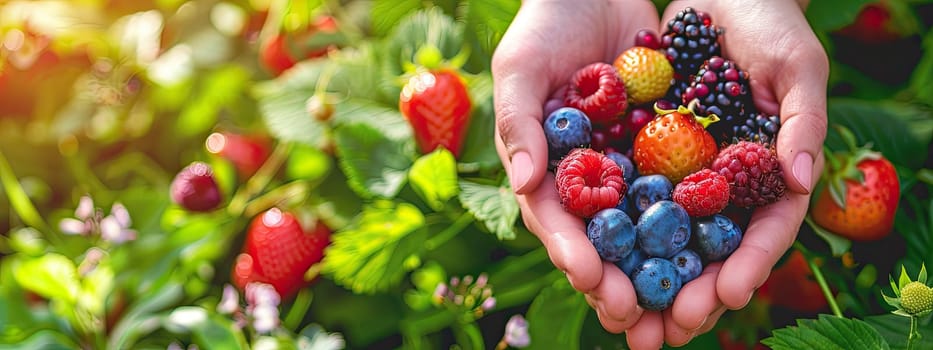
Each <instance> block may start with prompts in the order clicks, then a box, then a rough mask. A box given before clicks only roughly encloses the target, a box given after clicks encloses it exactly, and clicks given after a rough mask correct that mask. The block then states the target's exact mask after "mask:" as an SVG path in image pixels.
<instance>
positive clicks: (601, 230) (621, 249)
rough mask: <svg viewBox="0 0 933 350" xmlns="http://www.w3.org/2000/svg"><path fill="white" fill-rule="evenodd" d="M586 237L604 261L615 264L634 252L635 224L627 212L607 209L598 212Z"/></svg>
mask: <svg viewBox="0 0 933 350" xmlns="http://www.w3.org/2000/svg"><path fill="white" fill-rule="evenodd" d="M586 236H587V237H588V238H589V239H590V242H592V243H593V246H594V247H596V252H597V253H599V256H600V257H601V258H603V260H606V261H612V262H615V261H619V260H620V259H622V258H624V257H626V256H628V255H629V253H631V252H632V248H633V247H634V246H635V224H633V223H632V219H630V218H629V217H628V215H627V214H625V212H623V211H621V210H619V209H616V208H606V209H603V210H600V211H598V212H596V215H594V216H593V218H592V219H591V220H590V222H589V224H587V225H586Z"/></svg>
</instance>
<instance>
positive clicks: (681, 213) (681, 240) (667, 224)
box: [635, 200, 690, 259]
mask: <svg viewBox="0 0 933 350" xmlns="http://www.w3.org/2000/svg"><path fill="white" fill-rule="evenodd" d="M635 234H636V238H637V239H638V245H639V246H640V247H641V249H642V250H644V251H645V253H648V255H651V256H654V257H661V258H665V259H666V258H670V257H672V256H674V254H677V252H679V251H681V250H683V249H684V247H686V246H687V243H689V242H690V216H689V215H688V214H687V211H686V210H684V208H683V207H681V206H680V205H679V204H677V203H674V202H671V201H668V200H662V201H659V202H657V203H654V204H652V205H651V206H650V207H648V209H647V210H645V212H644V213H642V214H641V216H640V217H639V218H638V225H636V226H635Z"/></svg>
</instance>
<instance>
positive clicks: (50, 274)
mask: <svg viewBox="0 0 933 350" xmlns="http://www.w3.org/2000/svg"><path fill="white" fill-rule="evenodd" d="M13 277H14V278H15V279H16V282H17V283H19V284H20V285H21V286H23V288H25V289H27V290H30V291H32V292H34V293H36V294H39V295H41V296H43V297H45V298H48V299H53V300H59V301H62V302H66V303H68V304H74V303H75V302H76V301H77V298H78V292H79V291H80V289H81V282H80V281H78V267H77V266H76V265H75V263H74V262H73V261H71V259H68V257H66V256H64V255H61V254H56V253H49V254H46V255H43V256H40V257H38V258H34V259H29V260H25V261H22V262H21V263H20V265H19V267H18V268H15V269H14V270H13Z"/></svg>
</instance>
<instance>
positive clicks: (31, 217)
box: [0, 152, 52, 233]
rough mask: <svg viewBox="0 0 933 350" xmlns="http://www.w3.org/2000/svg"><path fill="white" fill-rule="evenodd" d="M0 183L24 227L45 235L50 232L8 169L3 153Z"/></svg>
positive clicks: (10, 168) (0, 166)
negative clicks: (29, 227) (27, 226)
mask: <svg viewBox="0 0 933 350" xmlns="http://www.w3.org/2000/svg"><path fill="white" fill-rule="evenodd" d="M0 183H2V184H3V188H4V192H6V195H7V198H8V199H9V200H10V207H12V208H13V210H14V211H15V212H16V215H18V216H19V217H20V219H22V220H23V222H24V223H25V224H26V225H29V226H31V227H33V228H35V229H37V230H40V231H43V232H46V233H50V232H52V231H51V229H50V228H49V225H48V223H46V222H45V220H44V219H43V218H42V215H40V214H39V211H38V210H36V206H35V205H33V204H32V200H30V199H29V195H27V194H26V190H24V189H23V186H22V185H21V184H20V183H19V179H17V178H16V175H15V174H14V173H13V168H12V167H10V162H9V161H7V159H6V156H5V155H4V154H3V152H0Z"/></svg>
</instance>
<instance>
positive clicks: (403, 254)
mask: <svg viewBox="0 0 933 350" xmlns="http://www.w3.org/2000/svg"><path fill="white" fill-rule="evenodd" d="M423 228H424V215H423V214H422V213H421V211H420V210H418V208H417V207H415V206H413V205H411V204H408V203H393V202H390V201H386V200H379V201H376V202H374V203H373V204H371V205H370V206H368V207H365V208H364V209H363V212H362V213H361V214H360V215H359V217H357V218H356V220H355V221H354V222H352V223H351V224H350V225H349V226H348V227H347V228H345V229H343V230H340V231H338V232H336V233H334V235H333V236H332V237H331V240H332V243H331V245H330V246H329V247H328V248H327V251H326V252H325V255H324V268H323V273H324V274H328V275H331V276H332V277H333V278H334V281H335V282H337V283H338V284H340V285H342V286H344V287H346V288H349V289H351V290H353V291H354V292H355V293H361V294H371V293H375V292H379V291H385V290H387V289H389V288H391V287H393V286H395V285H397V284H398V283H399V281H401V279H402V277H403V276H404V274H405V272H406V266H404V264H403V263H404V261H405V260H406V259H408V258H409V257H410V256H413V255H414V256H417V255H418V254H420V252H421V250H422V249H423V243H424V239H425V238H426V231H425V230H424V229H423Z"/></svg>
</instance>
